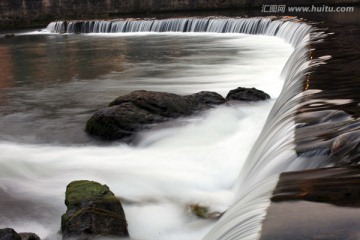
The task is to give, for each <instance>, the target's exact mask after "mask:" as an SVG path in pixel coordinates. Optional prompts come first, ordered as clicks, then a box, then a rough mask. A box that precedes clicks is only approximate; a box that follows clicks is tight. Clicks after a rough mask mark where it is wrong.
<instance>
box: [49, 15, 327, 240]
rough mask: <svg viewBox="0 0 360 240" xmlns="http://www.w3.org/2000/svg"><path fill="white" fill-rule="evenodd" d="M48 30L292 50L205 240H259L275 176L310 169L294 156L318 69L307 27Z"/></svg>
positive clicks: (156, 23) (259, 23) (195, 21)
mask: <svg viewBox="0 0 360 240" xmlns="http://www.w3.org/2000/svg"><path fill="white" fill-rule="evenodd" d="M47 30H48V31H49V32H53V33H61V32H66V33H118V32H214V33H246V34H262V35H268V36H276V37H279V38H282V39H284V40H285V41H286V42H288V43H290V44H292V46H293V47H294V52H293V54H292V56H291V57H290V58H289V60H288V62H287V63H286V65H285V66H284V69H283V72H282V78H283V79H284V82H285V83H284V86H283V89H282V92H281V94H280V96H279V98H278V99H277V101H276V103H275V105H274V106H273V108H272V110H271V112H270V114H269V116H268V119H267V121H266V123H265V126H264V128H263V130H262V132H261V134H260V136H259V138H258V140H257V142H256V143H255V145H254V146H253V148H252V151H251V152H250V154H249V155H248V158H247V161H246V163H245V165H244V167H243V169H242V170H241V172H240V174H239V178H238V182H237V184H236V188H237V197H236V199H235V203H234V205H233V206H232V207H231V208H230V209H229V210H228V211H226V212H225V214H224V215H223V216H222V218H221V219H220V220H219V221H218V223H217V224H216V225H215V227H214V228H213V229H212V230H211V231H210V232H209V233H208V234H207V235H206V236H205V238H204V239H207V240H213V239H226V240H229V239H256V238H258V237H259V233H260V230H261V222H262V220H263V219H264V217H265V214H266V209H267V207H268V206H269V204H270V200H269V198H270V196H271V194H272V191H273V189H274V188H275V185H276V182H277V178H278V174H280V173H281V172H284V171H289V170H301V169H306V168H310V167H313V166H310V165H306V164H302V162H301V159H299V158H298V157H297V155H296V152H295V150H294V137H295V136H294V135H295V134H294V130H295V120H294V117H295V114H296V112H297V110H298V109H299V106H300V105H301V101H302V99H303V98H304V96H306V94H311V91H307V92H306V91H304V90H305V83H306V78H307V76H308V74H309V69H310V67H311V66H313V65H315V64H316V61H314V60H312V59H311V58H310V55H309V50H310V49H309V43H310V41H312V40H314V37H313V36H315V34H316V33H314V32H315V29H314V28H312V27H311V26H309V25H307V24H305V23H302V22H297V21H294V20H292V19H290V20H286V19H281V20H273V19H270V18H248V19H241V18H181V19H165V20H112V21H68V22H53V23H50V24H49V25H48V27H47ZM316 37H320V36H316Z"/></svg>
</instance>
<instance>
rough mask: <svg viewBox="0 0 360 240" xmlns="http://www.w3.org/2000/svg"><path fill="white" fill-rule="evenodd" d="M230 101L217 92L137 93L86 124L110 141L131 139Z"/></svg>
mask: <svg viewBox="0 0 360 240" xmlns="http://www.w3.org/2000/svg"><path fill="white" fill-rule="evenodd" d="M225 102H226V100H225V99H224V98H223V97H222V96H221V95H219V94H217V93H215V92H206V91H203V92H199V93H195V94H191V95H185V96H180V95H177V94H173V93H163V92H152V91H144V90H139V91H134V92H131V93H130V94H127V95H125V96H120V97H118V98H116V99H115V100H114V101H112V102H111V103H110V104H109V107H107V108H103V109H100V110H99V111H97V112H96V113H95V114H94V115H93V116H92V117H91V118H90V119H89V120H88V121H87V124H86V132H87V133H89V134H90V135H94V136H98V137H101V138H102V139H106V140H119V139H129V138H131V137H132V136H133V135H134V134H135V133H136V132H137V131H139V130H142V129H148V128H151V127H152V126H153V125H154V124H158V123H162V122H165V121H168V120H170V119H175V118H179V117H183V116H189V115H191V114H194V113H197V112H200V111H204V110H207V109H210V108H212V107H213V106H214V105H219V104H223V103H225Z"/></svg>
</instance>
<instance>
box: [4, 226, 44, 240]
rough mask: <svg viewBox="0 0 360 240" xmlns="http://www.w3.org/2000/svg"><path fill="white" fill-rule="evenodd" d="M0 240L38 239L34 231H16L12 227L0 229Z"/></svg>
mask: <svg viewBox="0 0 360 240" xmlns="http://www.w3.org/2000/svg"><path fill="white" fill-rule="evenodd" d="M0 240H40V238H39V236H38V235H36V234H35V233H17V232H16V231H15V230H14V229H12V228H4V229H0Z"/></svg>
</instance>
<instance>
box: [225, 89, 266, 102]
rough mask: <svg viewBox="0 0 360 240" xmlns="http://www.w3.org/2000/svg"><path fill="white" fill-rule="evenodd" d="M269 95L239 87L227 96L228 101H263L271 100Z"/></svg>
mask: <svg viewBox="0 0 360 240" xmlns="http://www.w3.org/2000/svg"><path fill="white" fill-rule="evenodd" d="M269 98H270V96H269V94H267V93H265V92H263V91H261V90H258V89H256V88H243V87H238V88H236V89H233V90H231V91H230V92H229V93H228V95H227V96H226V100H228V101H229V100H238V101H262V100H266V99H269Z"/></svg>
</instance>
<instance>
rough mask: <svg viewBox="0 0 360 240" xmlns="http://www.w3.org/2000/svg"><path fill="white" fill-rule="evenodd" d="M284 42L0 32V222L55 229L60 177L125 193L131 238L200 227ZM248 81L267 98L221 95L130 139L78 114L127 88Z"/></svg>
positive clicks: (226, 197) (253, 120)
mask: <svg viewBox="0 0 360 240" xmlns="http://www.w3.org/2000/svg"><path fill="white" fill-rule="evenodd" d="M292 50H293V48H292V47H291V46H290V45H289V44H287V43H285V42H284V40H282V39H280V38H276V37H269V36H259V35H253V36H252V35H244V34H215V33H167V34H164V33H162V34H160V33H151V34H150V33H137V34H128V33H119V34H87V35H73V34H65V35H57V34H37V33H23V34H19V35H18V36H17V37H15V38H0V56H1V57H0V98H1V101H0V115H1V118H0V152H1V157H0V194H1V196H0V212H1V215H0V228H1V227H13V228H15V229H16V230H17V231H32V232H36V233H38V234H39V235H40V236H41V237H42V239H58V238H61V237H60V236H59V235H58V234H57V232H58V230H59V228H60V217H61V214H62V213H63V212H65V205H64V203H63V201H64V192H65V187H66V185H67V184H68V183H69V182H70V181H72V180H76V179H89V180H95V181H99V182H101V183H103V184H107V185H108V186H109V187H110V189H111V190H112V191H113V192H114V193H115V194H116V195H117V196H119V197H121V198H123V199H126V200H128V201H126V202H125V204H124V209H125V213H126V216H127V219H128V225H129V231H130V235H131V237H132V239H166V240H170V239H201V238H202V237H203V236H205V234H206V233H207V232H208V231H209V230H210V229H211V228H212V227H213V225H214V223H215V222H214V221H211V220H201V219H199V218H197V217H195V216H194V215H192V214H191V213H190V212H189V209H188V206H189V205H191V204H201V205H204V206H208V207H209V208H210V210H211V211H219V212H222V211H225V210H226V209H228V208H229V206H230V205H231V204H232V201H233V200H234V196H235V191H236V188H235V186H236V184H237V182H236V181H237V177H238V175H239V173H240V172H241V169H242V166H243V164H244V161H245V159H246V157H247V155H248V153H249V151H250V149H251V147H252V145H253V144H254V142H255V140H256V138H257V136H258V135H259V133H260V131H261V129H262V126H263V125H264V123H265V120H266V118H267V116H268V114H269V112H270V109H271V107H272V105H273V103H274V101H275V99H276V98H277V96H278V95H279V94H280V91H281V89H282V86H283V83H284V81H283V79H281V78H280V73H281V70H282V68H283V66H284V65H285V63H286V60H287V59H288V58H289V56H290V54H291V52H292ZM238 86H242V87H256V88H258V89H262V90H264V91H265V92H268V93H269V94H270V95H271V97H272V99H271V100H269V101H265V102H261V103H232V104H230V105H227V106H221V107H217V108H215V109H213V110H211V111H208V112H205V113H202V114H200V115H198V116H194V117H189V118H184V119H180V120H177V121H174V122H172V123H170V124H167V125H166V126H164V127H163V128H160V129H156V130H152V131H146V132H141V133H140V134H139V136H138V138H137V139H138V141H137V144H136V145H134V146H129V145H125V144H122V143H113V144H104V143H100V142H97V141H95V140H93V139H91V138H90V137H88V136H87V135H86V134H85V133H84V127H85V122H86V120H87V119H88V118H89V117H90V116H91V114H92V113H93V112H94V111H95V110H97V109H99V108H101V107H105V106H106V105H107V104H108V102H110V101H111V100H112V99H114V98H115V97H117V96H119V95H122V94H126V93H129V92H130V91H132V90H136V89H145V90H154V91H166V92H173V93H178V94H189V93H194V92H198V91H203V90H209V91H216V92H218V93H220V94H222V95H223V96H225V95H226V93H227V92H228V91H229V90H231V89H234V88H236V87H238Z"/></svg>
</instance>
